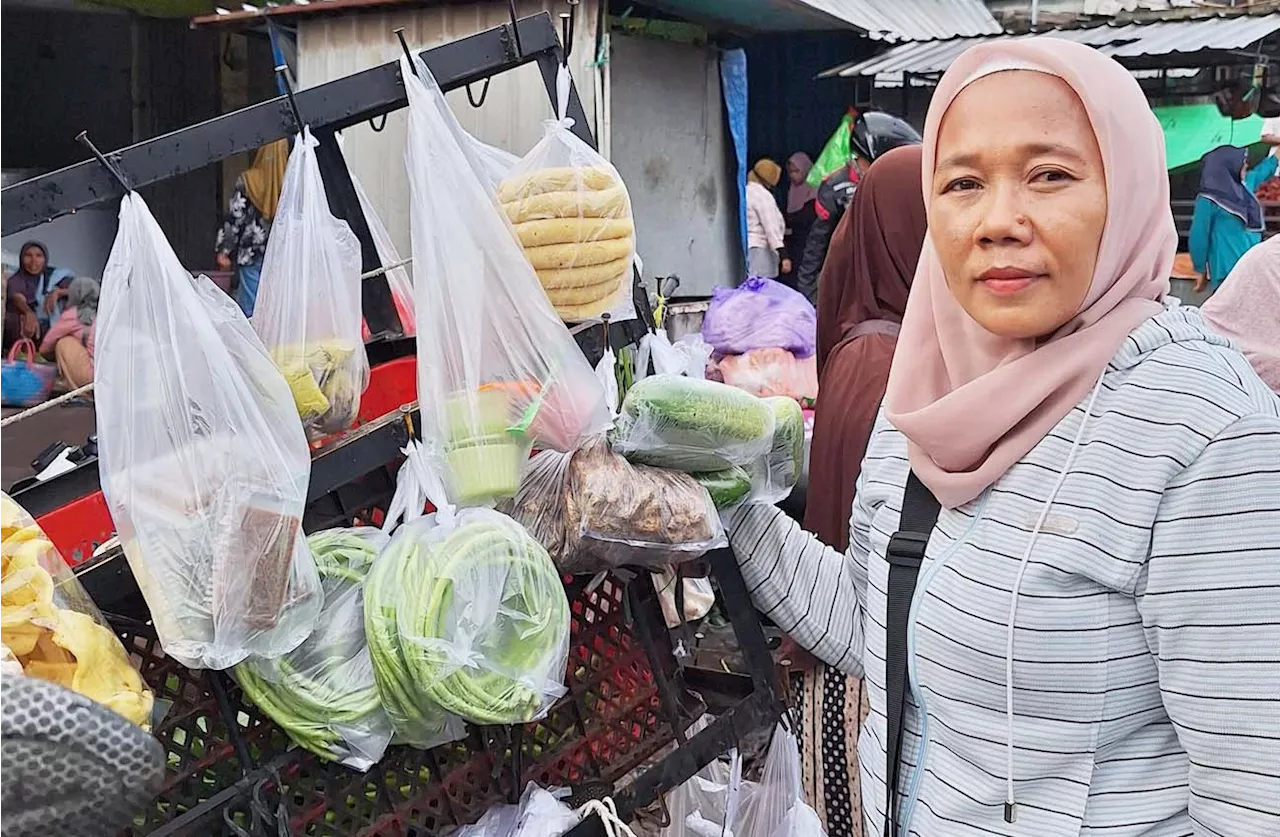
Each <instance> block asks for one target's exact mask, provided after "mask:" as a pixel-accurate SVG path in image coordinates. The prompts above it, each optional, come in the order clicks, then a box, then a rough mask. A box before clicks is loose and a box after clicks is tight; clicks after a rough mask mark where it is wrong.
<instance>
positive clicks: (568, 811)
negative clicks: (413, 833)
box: [454, 782, 582, 837]
mask: <svg viewBox="0 0 1280 837" xmlns="http://www.w3.org/2000/svg"><path fill="white" fill-rule="evenodd" d="M581 821H582V818H581V817H580V816H579V815H578V814H577V813H575V812H574V810H573V809H572V808H570V807H569V806H568V805H565V804H564V803H563V802H561V801H560V800H559V799H557V798H556V797H555V795H554V794H552V793H551V792H550V791H546V790H543V789H542V788H540V787H538V786H537V785H535V784H533V783H532V782H530V783H529V785H528V786H527V787H526V788H525V789H524V794H523V795H521V797H520V804H519V805H499V806H497V807H495V808H490V809H489V810H488V811H487V812H486V813H485V815H484V816H483V817H481V818H480V821H479V822H477V823H476V824H475V825H471V826H467V827H466V828H463V829H462V830H461V831H459V832H458V833H457V834H455V835H454V837H562V835H564V834H568V833H569V831H571V830H572V829H573V827H574V826H576V825H577V824H578V823H579V822H581Z"/></svg>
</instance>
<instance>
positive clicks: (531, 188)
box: [498, 67, 636, 322]
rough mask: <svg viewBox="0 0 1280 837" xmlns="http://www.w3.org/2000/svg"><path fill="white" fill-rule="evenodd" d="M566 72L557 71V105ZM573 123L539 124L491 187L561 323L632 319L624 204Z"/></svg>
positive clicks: (632, 245)
mask: <svg viewBox="0 0 1280 837" xmlns="http://www.w3.org/2000/svg"><path fill="white" fill-rule="evenodd" d="M568 85H569V71H568V69H567V68H565V67H561V68H560V78H559V79H558V83H557V88H558V93H559V96H558V98H559V101H560V102H561V103H567V101H568ZM572 126H573V120H571V119H566V118H565V116H564V112H563V107H562V108H561V113H560V118H559V119H550V120H547V121H546V122H544V123H543V135H542V139H541V140H539V141H538V143H537V144H536V145H534V147H533V148H532V149H530V150H529V153H528V154H526V155H525V156H524V158H523V159H522V160H521V161H520V163H519V164H518V165H517V166H516V167H515V168H513V169H512V170H511V172H510V173H509V174H508V175H507V177H506V178H505V179H504V180H503V181H502V184H501V185H500V186H499V187H498V199H499V200H500V201H501V202H502V209H503V211H504V212H505V213H506V216H507V218H508V220H510V221H511V223H512V224H513V225H514V227H515V233H516V237H517V238H518V239H519V241H520V246H521V247H523V248H524V254H525V256H526V257H527V258H528V260H529V263H530V264H531V265H533V268H534V270H536V271H537V274H538V280H539V281H540V282H541V283H542V288H543V290H544V291H546V294H547V298H548V299H550V300H551V304H552V305H553V306H554V307H555V310H556V313H557V314H559V315H560V317H561V318H562V319H563V320H564V321H565V322H580V321H583V320H595V319H599V318H600V317H601V316H602V315H604V314H609V315H610V318H611V320H613V321H614V322H617V321H619V320H625V319H635V315H636V314H635V305H634V304H633V302H632V278H631V277H632V265H633V262H634V259H635V254H636V236H635V225H634V223H633V222H632V216H631V197H630V196H629V195H628V194H627V187H626V184H624V183H623V182H622V176H621V175H620V174H618V170H617V169H615V168H614V167H613V166H612V165H611V164H610V163H609V161H608V160H606V159H605V158H604V157H602V156H600V153H599V152H597V151H596V150H595V149H593V148H592V147H591V146H589V145H587V144H586V143H585V142H583V141H582V140H580V139H578V138H577V137H576V136H574V134H573V132H572V131H571V130H570V128H571V127H572Z"/></svg>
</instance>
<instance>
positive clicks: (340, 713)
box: [235, 529, 391, 767]
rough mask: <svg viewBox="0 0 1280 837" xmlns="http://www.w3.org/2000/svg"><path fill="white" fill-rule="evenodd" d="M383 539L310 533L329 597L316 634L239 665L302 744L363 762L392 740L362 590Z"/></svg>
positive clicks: (266, 708)
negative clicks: (285, 651)
mask: <svg viewBox="0 0 1280 837" xmlns="http://www.w3.org/2000/svg"><path fill="white" fill-rule="evenodd" d="M380 543H381V540H380V539H379V538H369V537H363V536H361V535H358V534H355V533H354V532H353V531H351V530H343V529H334V530H329V531H325V532H319V533H317V534H315V535H312V536H311V537H310V538H308V539H307V544H308V546H310V548H311V551H312V554H313V555H314V556H315V561H316V569H317V570H318V571H319V573H320V578H321V581H322V584H323V588H324V596H325V605H324V609H323V610H322V611H321V614H320V619H319V623H318V625H317V628H316V631H315V632H314V633H313V634H312V635H311V636H310V637H308V639H307V640H306V641H305V642H303V643H302V645H300V646H299V647H298V648H297V649H295V650H294V651H292V652H290V653H289V654H286V655H284V656H283V657H279V658H276V659H273V660H265V661H264V660H252V661H248V662H244V663H241V664H240V665H238V666H236V668H235V677H236V680H237V681H238V682H239V683H240V687H241V688H242V689H243V690H244V693H245V695H246V696H247V697H248V698H249V699H250V700H251V701H253V703H254V704H256V705H257V706H258V707H259V708H260V709H261V710H262V711H263V712H265V713H266V714H267V716H268V717H270V718H271V720H273V721H275V723H276V724H277V725H279V726H280V727H281V728H282V729H283V730H284V731H285V732H286V733H288V735H289V737H290V738H292V739H293V740H294V741H295V742H296V743H297V744H298V745H299V746H301V747H304V748H306V749H308V750H310V751H311V752H313V753H315V754H316V755H318V756H320V757H322V758H325V759H331V760H338V759H341V760H349V761H350V762H351V763H352V764H353V766H359V767H366V766H367V765H368V764H371V763H372V761H376V760H377V756H378V755H380V753H375V752H371V750H375V749H377V748H378V747H385V746H386V744H387V743H388V742H389V740H390V737H391V728H390V724H389V722H388V720H387V717H386V715H385V714H384V712H383V710H382V704H381V701H380V700H379V699H378V691H377V688H376V686H375V684H374V681H373V673H372V669H371V662H370V656H369V650H368V648H367V647H366V645H365V639H364V618H363V609H364V606H363V595H362V592H361V588H362V587H363V586H364V584H365V580H366V576H367V573H368V571H369V568H370V566H372V564H373V561H374V558H376V557H377V555H378V547H379V545H380Z"/></svg>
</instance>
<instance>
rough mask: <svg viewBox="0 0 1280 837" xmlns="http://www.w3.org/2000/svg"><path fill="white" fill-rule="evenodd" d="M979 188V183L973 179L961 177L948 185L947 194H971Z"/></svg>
mask: <svg viewBox="0 0 1280 837" xmlns="http://www.w3.org/2000/svg"><path fill="white" fill-rule="evenodd" d="M977 188H978V181H976V180H974V179H973V178H971V177H961V178H959V179H957V180H953V181H951V182H950V183H948V184H947V188H946V189H944V190H943V191H945V192H969V191H972V190H974V189H977Z"/></svg>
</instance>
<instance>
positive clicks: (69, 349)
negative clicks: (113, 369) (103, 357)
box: [53, 337, 93, 389]
mask: <svg viewBox="0 0 1280 837" xmlns="http://www.w3.org/2000/svg"><path fill="white" fill-rule="evenodd" d="M53 356H54V359H56V360H57V361H58V373H59V374H60V375H62V377H63V378H65V379H66V381H67V383H68V384H70V386H71V388H72V389H79V388H80V387H82V386H84V385H85V384H87V383H90V382H92V381H93V356H92V355H91V354H89V350H88V349H86V348H85V347H84V343H82V342H80V338H79V337H64V338H62V339H61V340H59V341H58V343H57V345H55V346H54V347H53Z"/></svg>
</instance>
